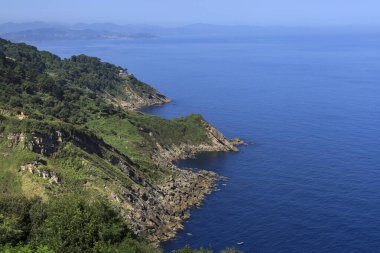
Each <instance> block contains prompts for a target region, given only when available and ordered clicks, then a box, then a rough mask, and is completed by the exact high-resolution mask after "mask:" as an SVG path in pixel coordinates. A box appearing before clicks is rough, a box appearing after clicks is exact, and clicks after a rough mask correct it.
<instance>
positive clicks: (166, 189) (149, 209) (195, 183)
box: [111, 169, 217, 243]
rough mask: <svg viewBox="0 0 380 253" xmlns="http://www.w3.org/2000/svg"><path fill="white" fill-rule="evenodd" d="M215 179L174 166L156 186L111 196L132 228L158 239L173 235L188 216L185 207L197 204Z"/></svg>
mask: <svg viewBox="0 0 380 253" xmlns="http://www.w3.org/2000/svg"><path fill="white" fill-rule="evenodd" d="M216 179H217V175H216V174H215V173H213V172H209V171H204V170H203V171H199V172H192V171H186V170H180V169H176V171H175V175H174V176H171V177H169V178H168V179H167V180H166V181H165V182H164V183H162V184H160V185H158V186H155V187H153V186H149V187H145V188H143V187H141V188H137V189H132V188H131V189H121V190H120V191H119V192H118V193H114V192H113V193H111V196H112V198H113V200H114V201H116V202H118V203H119V204H121V206H122V209H121V212H122V214H123V216H124V217H125V218H126V219H127V220H129V221H130V222H131V225H132V227H133V230H134V231H135V232H136V233H137V234H141V235H144V236H146V237H147V238H148V239H149V240H150V241H151V242H153V243H158V242H161V241H165V240H169V239H171V238H173V237H175V235H176V233H177V231H178V230H180V229H182V228H183V225H182V223H183V221H184V220H185V219H187V218H189V216H190V215H189V212H188V209H189V208H190V207H192V206H199V205H200V204H201V202H202V200H203V198H204V197H205V195H206V194H208V193H210V192H211V191H212V190H213V189H214V184H215V181H216Z"/></svg>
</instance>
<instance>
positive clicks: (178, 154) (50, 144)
mask: <svg viewBox="0 0 380 253" xmlns="http://www.w3.org/2000/svg"><path fill="white" fill-rule="evenodd" d="M169 101H170V100H169V99H168V98H166V97H165V96H164V95H162V94H160V93H158V92H157V91H156V90H155V89H154V88H152V87H151V86H149V85H147V84H145V83H143V82H141V81H139V80H138V79H136V78H135V77H134V76H133V75H131V74H128V72H127V70H126V69H124V68H121V67H118V66H115V65H112V64H109V63H105V62H102V61H101V60H100V59H98V58H95V57H89V56H85V55H78V56H72V57H71V58H68V59H60V58H59V57H58V56H56V55H53V54H51V53H49V52H45V51H38V50H37V49H36V48H35V47H32V46H28V45H26V44H14V43H11V42H9V41H6V40H1V39H0V244H1V245H8V246H4V247H3V249H4V251H5V252H12V251H11V250H16V249H17V247H18V248H19V249H20V252H29V251H28V250H31V251H34V250H36V252H160V249H159V248H157V247H155V246H156V245H157V243H158V242H160V241H162V240H167V239H170V238H172V237H173V236H174V235H175V231H176V230H177V229H180V226H181V221H182V220H183V218H184V217H185V216H186V209H187V208H189V207H190V206H192V205H194V204H198V202H199V201H200V200H201V199H202V198H203V195H204V194H206V193H207V192H208V191H210V190H211V188H212V183H213V180H214V178H213V177H214V175H211V174H208V173H207V172H199V173H195V172H188V171H182V170H179V169H177V168H175V167H174V165H173V164H172V161H173V160H174V159H178V158H183V157H187V156H190V155H192V154H194V153H197V152H200V151H213V150H215V151H229V150H234V147H233V146H232V145H231V144H230V143H229V142H228V141H227V140H226V139H225V138H224V136H223V135H222V134H220V133H219V132H218V131H217V130H216V129H214V128H213V127H212V126H210V125H209V124H208V123H207V122H206V121H205V120H204V119H203V118H202V117H201V116H200V115H190V116H187V117H184V118H178V119H173V120H166V119H162V118H159V117H156V116H152V115H147V114H144V113H141V112H138V111H136V110H135V109H137V108H139V107H142V106H149V105H154V104H161V103H166V102H169ZM205 175H206V176H205ZM173 185H174V186H173ZM173 187H174V188H173ZM187 194H188V195H187ZM191 194H192V195H191ZM194 194H195V195H199V196H193V195H194ZM24 244H27V246H23V245H24ZM17 245H19V246H17ZM16 246H17V247H16ZM14 247H16V248H14ZM7 250H8V251H7ZM22 250H25V251H22ZM31 251H30V252H31Z"/></svg>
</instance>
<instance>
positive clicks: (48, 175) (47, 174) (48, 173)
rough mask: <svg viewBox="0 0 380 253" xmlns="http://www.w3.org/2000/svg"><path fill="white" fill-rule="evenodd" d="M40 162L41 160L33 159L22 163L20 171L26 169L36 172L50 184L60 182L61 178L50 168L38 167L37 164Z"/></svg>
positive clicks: (32, 172)
mask: <svg viewBox="0 0 380 253" xmlns="http://www.w3.org/2000/svg"><path fill="white" fill-rule="evenodd" d="M40 164H41V162H39V161H33V162H32V163H28V164H25V165H22V166H21V167H20V169H21V171H28V172H29V173H31V174H36V175H38V176H39V177H42V178H43V179H47V180H49V183H51V184H53V183H55V184H59V183H60V182H61V178H60V177H59V176H58V174H57V173H55V172H54V171H52V170H50V169H39V168H38V165H40Z"/></svg>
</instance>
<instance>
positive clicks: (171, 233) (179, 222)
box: [114, 103, 244, 246]
mask: <svg viewBox="0 0 380 253" xmlns="http://www.w3.org/2000/svg"><path fill="white" fill-rule="evenodd" d="M163 104H166V103H162V104H161V105H163ZM153 106H157V104H155V105H153ZM138 109H140V108H134V110H138ZM202 124H203V125H204V127H205V129H206V131H207V136H208V138H209V143H202V144H199V145H190V144H181V145H179V146H176V145H172V146H171V147H162V146H161V145H160V144H158V143H156V146H157V147H156V152H155V154H154V157H153V159H154V160H155V161H156V163H157V165H160V166H166V167H169V168H171V170H172V175H170V176H168V177H167V178H166V179H165V180H164V182H162V183H160V184H158V185H156V186H152V185H147V184H145V183H142V186H143V187H144V189H143V188H140V189H137V190H136V189H125V190H126V191H127V192H128V193H127V194H122V196H118V197H116V199H117V201H118V202H121V203H123V202H125V201H127V202H130V203H129V204H127V203H123V208H122V209H121V212H122V214H123V216H124V217H125V218H126V219H127V220H130V221H131V222H132V227H133V228H134V231H135V232H136V233H137V234H140V235H143V236H145V237H146V238H148V240H149V241H150V242H151V243H152V244H154V245H156V246H159V245H160V243H163V242H165V241H168V240H170V239H173V238H175V236H176V235H177V232H178V231H180V230H181V229H183V227H184V226H183V222H184V221H185V220H187V219H189V218H190V213H189V209H190V208H192V207H199V206H200V205H201V204H202V202H203V200H204V199H205V197H206V196H207V195H208V194H210V193H211V192H213V191H215V190H217V189H216V182H217V181H219V180H220V179H221V178H222V177H220V176H219V175H218V174H217V173H215V172H212V171H208V170H200V171H192V170H189V169H182V168H179V167H178V166H176V165H175V161H178V160H183V159H187V158H193V157H194V156H195V155H197V154H199V153H202V152H238V148H237V147H236V146H237V145H241V144H243V143H244V142H243V141H242V140H241V139H239V138H234V139H232V140H228V139H227V138H226V137H225V136H224V135H223V134H222V133H221V132H220V131H219V130H217V129H216V128H215V127H214V126H212V125H211V124H209V123H208V122H207V121H205V120H203V122H202ZM147 189H148V190H147ZM114 195H115V194H114ZM125 196H128V198H127V199H126V198H125ZM114 199H115V198H114ZM123 200H124V201H123ZM126 207H127V208H126ZM123 209H124V210H123Z"/></svg>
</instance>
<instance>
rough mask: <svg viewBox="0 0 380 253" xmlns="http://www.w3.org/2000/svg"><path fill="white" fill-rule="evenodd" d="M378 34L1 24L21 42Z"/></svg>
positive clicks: (1, 32) (0, 30) (0, 29)
mask: <svg viewBox="0 0 380 253" xmlns="http://www.w3.org/2000/svg"><path fill="white" fill-rule="evenodd" d="M375 30H376V31H378V29H373V28H364V29H363V28H359V27H357V28H353V27H335V28H331V27H330V28H323V27H319V28H317V27H314V28H310V27H259V26H248V25H211V24H192V25H186V26H180V27H161V26H155V25H118V24H112V23H91V24H88V23H77V24H74V25H63V24H54V23H46V22H29V23H10V22H8V23H4V24H0V37H2V38H5V39H8V40H11V41H14V42H18V41H26V42H30V41H51V40H99V39H102V40H107V39H151V38H156V37H169V38H171V37H175V38H187V37H191V38H203V37H207V38H210V37H220V36H226V35H227V36H228V37H230V38H237V37H239V38H241V37H252V36H262V35H275V36H278V35H297V34H309V35H310V34H320V33H323V34H326V33H331V34H338V33H339V34H342V33H343V34H344V33H351V32H352V31H355V32H356V33H357V32H360V33H366V32H371V31H375Z"/></svg>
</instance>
